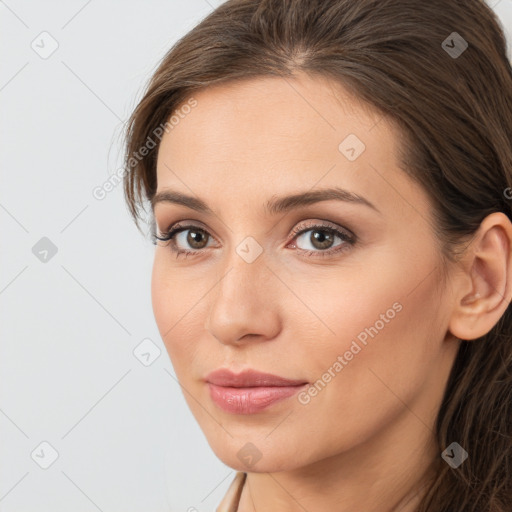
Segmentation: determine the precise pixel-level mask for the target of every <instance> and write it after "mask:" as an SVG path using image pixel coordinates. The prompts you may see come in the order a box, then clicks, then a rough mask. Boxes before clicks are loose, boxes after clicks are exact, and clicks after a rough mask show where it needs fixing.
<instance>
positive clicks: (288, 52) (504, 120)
mask: <svg viewBox="0 0 512 512" xmlns="http://www.w3.org/2000/svg"><path fill="white" fill-rule="evenodd" d="M454 32H456V33H457V34H453V33H454ZM464 41H465V42H466V43H467V48H466V49H465V51H462V53H460V50H463V49H464V48H465V46H464ZM456 50H459V53H460V54H455V53H453V52H454V51H456ZM295 72H306V73H309V74H311V75H312V74H318V75H323V76H326V77H329V78H334V79H335V80H337V81H338V82H339V83H340V84H341V85H343V86H344V87H345V88H346V89H348V90H349V91H350V92H352V94H354V95H355V97H357V98H359V99H361V100H363V102H365V103H364V104H368V105H370V106H371V107H372V108H373V109H375V110H376V111H378V112H380V113H382V114H383V115H385V116H386V117H387V118H388V119H389V120H390V121H393V122H395V123H397V124H398V126H399V127H400V128H401V133H402V135H403V139H402V142H403V147H404V148H405V151H404V153H403V154H402V155H400V156H401V158H402V165H401V167H402V168H403V169H404V171H405V172H407V173H408V174H409V175H410V177H411V178H413V179H414V180H416V182H417V183H419V184H420V185H421V186H422V187H423V189H424V190H425V191H426V193H428V195H429V197H430V199H431V201H432V205H433V207H434V216H435V222H436V230H437V232H438V236H439V241H440V246H441V247H442V252H443V255H445V256H446V257H447V258H449V259H450V260H454V261H455V260H456V254H457V253H456V248H457V247H460V243H461V241H462V240H467V239H468V237H471V235H473V234H474V233H475V231H476V230H477V228H478V227H479V225H480V223H481V221H482V220H483V219H484V218H485V217H486V216H487V215H488V214H490V213H492V212H498V211H500V212H504V213H505V214H506V215H507V216H508V217H509V218H512V211H511V202H510V201H509V200H508V199H507V194H506V193H505V191H506V190H511V189H509V187H512V144H511V135H512V69H511V66H510V62H509V60H508V57H507V47H506V40H505V36H504V33H503V28H502V26H501V24H500V22H499V20H498V18H497V16H496V15H495V13H494V12H493V11H492V9H491V8H490V7H489V6H488V5H487V4H485V2H484V0H428V1H426V0H228V1H227V2H225V3H223V4H221V5H220V6H219V7H218V8H217V9H216V10H215V11H213V12H212V13H211V14H210V15H209V16H207V17H206V18H205V19H204V20H202V21H201V22H200V23H199V24H198V25H197V26H196V27H195V28H193V29H192V30H191V31H190V32H189V33H187V34H186V35H185V36H184V37H183V38H181V39H180V40H179V41H178V42H177V43H176V44H175V45H174V46H173V47H172V48H171V49H170V51H169V52H168V53H167V55H166V56H165V57H164V59H163V61H162V62H161V64H160V66H159V67H158V69H157V71H156V72H155V73H154V75H153V77H152V78H151V80H150V82H149V85H148V87H147V89H146V91H145V94H144V97H143V98H142V100H141V101H140V103H139V104H138V106H137V108H136V109H135V111H134V112H133V114H132V116H131V118H130V120H129V123H128V125H127V131H126V165H127V166H128V167H129V172H128V173H126V174H125V182H124V187H125V196H126V200H127V204H128V207H129V210H130V213H131V214H132V216H133V218H134V220H135V222H136V224H137V226H139V223H138V220H139V219H140V213H141V209H142V210H143V209H144V201H145V200H149V201H150V200H151V198H152V197H153V196H154V194H155V191H156V187H157V178H156V158H157V152H158V143H156V144H155V143H154V138H155V135H157V134H160V133H161V128H160V130H159V131H156V129H157V127H162V126H164V125H165V123H166V121H167V120H168V119H169V118H170V116H171V114H172V113H174V112H175V110H176V109H177V108H178V106H180V105H182V104H183V103H184V102H185V101H186V100H187V98H190V97H191V96H192V95H193V93H194V91H198V90H200V89H202V88H204V87H208V86H209V85H212V84H217V83H221V82H227V81H234V80H240V79H246V78H251V77H258V76H276V77H287V76H290V77H291V76H293V74H294V73H295ZM156 138H157V139H159V136H158V135H157V137H156ZM150 139H151V140H152V141H153V146H155V147H152V148H151V149H149V151H148V152H147V155H146V156H145V157H144V158H135V159H134V158H133V155H138V154H139V150H140V148H142V147H144V146H146V147H148V140H150ZM436 435H437V442H438V443H439V447H440V453H441V451H442V450H444V449H445V448H446V447H448V446H449V445H450V444H451V443H452V442H453V441H456V442H457V443H459V444H460V445H461V446H462V447H463V448H464V449H465V450H466V451H467V452H468V453H469V458H468V459H467V460H466V461H464V462H463V463H462V465H460V466H459V467H458V468H457V469H453V468H451V467H450V466H449V465H448V464H446V463H445V462H444V461H443V460H442V458H441V457H439V459H438V460H436V461H434V467H435V475H436V476H435V478H434V480H433V481H432V483H431V485H430V487H429V489H428V492H427V493H426V495H425V496H424V498H423V500H422V503H421V506H420V507H419V509H418V512H443V511H446V512H448V511H449V512H510V510H511V506H512V311H511V307H510V306H509V307H508V308H507V310H506V312H505V313H504V314H503V316H502V317H501V318H500V320H499V321H498V322H497V324H496V325H495V326H494V327H493V329H492V330H491V331H490V332H489V333H488V334H486V335H485V336H483V337H482V338H480V339H478V340H473V341H469V342H468V341H462V342H461V345H460V349H459V353H458V355H457V358H456V361H455V363H454V366H453V369H452V372H451V375H450V379H449V382H448V385H447V388H446V391H445V396H444V398H443V401H442V404H441V407H440V410H439V414H438V417H437V423H436Z"/></svg>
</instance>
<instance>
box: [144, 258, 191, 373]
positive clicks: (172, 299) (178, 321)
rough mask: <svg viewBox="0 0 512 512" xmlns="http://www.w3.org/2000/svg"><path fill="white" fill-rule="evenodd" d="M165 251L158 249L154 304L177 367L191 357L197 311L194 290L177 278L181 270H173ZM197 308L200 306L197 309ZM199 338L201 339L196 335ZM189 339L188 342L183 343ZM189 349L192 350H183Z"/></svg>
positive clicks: (172, 358)
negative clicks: (192, 324) (191, 328)
mask: <svg viewBox="0 0 512 512" xmlns="http://www.w3.org/2000/svg"><path fill="white" fill-rule="evenodd" d="M164 250H165V249H163V248H162V249H157V252H156V253H155V260H154V264H153V271H152V276H151V302H152V307H153V314H154V317H155V321H156V324H157V326H158V330H159V332H160V336H161V338H162V340H163V342H164V344H165V347H166V349H167V352H168V353H169V356H170V357H171V362H172V363H173V365H175V364H178V366H179V363H180V361H181V360H182V358H183V357H187V354H188V355H190V354H191V353H192V351H191V350H190V349H191V348H192V347H193V343H194V337H193V334H192V333H190V326H191V321H192V319H193V318H194V317H195V316H196V313H197V311H196V309H195V307H194V303H197V300H195V301H194V300H193V297H192V294H191V293H190V289H189V288H188V287H187V286H186V283H184V282H183V280H181V279H176V275H177V272H179V270H178V271H169V267H168V264H167V263H166V261H165V260H166V258H165V256H166V255H165V254H162V252H163V251H164ZM196 307H197V306H196ZM187 332H188V334H187ZM196 337H197V336H196ZM184 339H186V343H183V340H184ZM180 348H183V349H184V348H187V349H188V350H180Z"/></svg>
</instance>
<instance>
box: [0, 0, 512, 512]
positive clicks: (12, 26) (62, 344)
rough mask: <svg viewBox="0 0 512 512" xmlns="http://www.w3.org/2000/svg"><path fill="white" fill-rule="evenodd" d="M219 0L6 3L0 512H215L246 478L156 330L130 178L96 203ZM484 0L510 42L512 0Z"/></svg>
mask: <svg viewBox="0 0 512 512" xmlns="http://www.w3.org/2000/svg"><path fill="white" fill-rule="evenodd" d="M426 1H427V0H426ZM220 3H221V1H220V0H217V1H215V0H186V1H185V0H179V1H178V0H166V1H162V0H152V1H150V2H142V1H134V0H131V1H128V0H109V1H100V0H89V1H86V0H71V1H70V0H68V1H64V0H61V1H55V0H54V1H44V2H42V1H36V0H32V1H28V0H24V1H23V0H6V1H5V2H4V1H0V45H1V48H2V65H1V66H0V104H1V114H0V126H1V137H0V155H1V169H2V186H1V187H0V224H1V228H2V231H1V233H2V235H1V248H2V250H1V264H0V326H1V338H0V511H1V512H32V511H34V512H35V511H37V512H50V511H51V512H64V511H66V512H68V511H70V510H73V511H74V512H94V511H97V510H99V511H103V512H116V511H123V512H135V511H143V510H144V511H152V512H163V511H167V512H168V511H173V512H174V511H176V512H178V511H188V512H193V511H194V510H197V511H211V510H214V509H215V507H216V506H217V505H218V503H219V501H220V500H221V498H222V496H223V495H224V493H225V492H226V490H227V487H228V485H229V483H230V482H231V480H232V478H233V476H234V473H235V472H234V470H232V469H231V468H229V467H227V466H226V465H224V464H223V463H222V462H220V461H219V460H218V459H217V458H216V457H215V455H214V454H213V452H212V451H211V449H210V447H209V446H208V443H207V442H206V439H205V438H204V436H203V434H202V431H201V430H200V429H199V427H198V425H197V424H196V422H195V420H194V418H193V417H192V415H191V413H190V412H189V410H188V407H187V405H186V402H185V400H184V397H183V394H182V391H181V389H180V387H179V385H178V384H177V382H176V380H175V377H174V372H173V369H172V366H171V364H170V361H169V358H168V355H167V352H166V351H165V347H164V345H163V343H162V341H161V339H160V336H159V333H158V330H157V327H156V324H155V322H154V318H153V313H152V309H151V297H150V274H151V265H152V257H153V250H154V246H153V245H152V244H151V242H150V240H149V238H144V237H143V236H142V235H141V234H140V233H139V232H138V231H137V230H136V228H135V225H134V224H133V222H132V220H131V219H130V217H129V215H128V211H127V209H126V206H125V204H124V199H123V194H122V185H120V184H119V185H117V186H114V187H112V190H110V191H109V192H108V193H106V194H104V197H102V198H98V196H99V194H96V196H95V194H94V190H97V188H98V187H102V186H103V185H104V183H105V182H106V181H107V180H108V179H109V177H110V176H111V175H112V174H113V173H115V172H116V171H117V170H118V169H119V168H120V166H121V163H122V160H121V158H122V146H121V145H120V134H121V128H122V125H123V122H124V121H125V120H126V119H127V117H128V116H129V114H130V113H131V111H132V110H133V108H134V107H135V105H136V103H137V101H138V100H139V99H140V97H141V93H142V88H143V86H144V85H145V83H146V81H147V80H148V78H149V77H150V75H151V73H152V71H154V69H155V68H156V66H157V64H158V63H159V61H160V59H161V58H162V57H163V56H164V54H165V53H166V51H167V50H168V49H169V48H170V46H171V45H172V44H173V43H174V42H175V41H176V40H177V39H178V38H179V37H181V36H182V35H184V34H185V33H186V32H188V31H189V30H190V29H191V28H192V27H193V26H194V25H195V24H197V22H198V21H200V20H201V19H202V18H204V17H205V16H206V15H207V14H209V13H210V12H211V11H212V9H213V8H215V7H216V6H217V5H219V4H220ZM489 4H490V5H491V6H492V7H493V8H494V9H495V10H496V12H497V13H498V15H499V16H500V18H501V20H502V23H503V25H504V27H505V30H506V33H507V36H508V38H509V44H510V41H511V37H512V0H489ZM456 26H457V23H456V20H454V30H455V31H456ZM509 52H510V48H509Z"/></svg>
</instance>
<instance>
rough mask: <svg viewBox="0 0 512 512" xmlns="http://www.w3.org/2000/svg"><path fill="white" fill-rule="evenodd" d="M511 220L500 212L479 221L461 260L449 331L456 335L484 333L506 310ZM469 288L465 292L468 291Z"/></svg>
mask: <svg viewBox="0 0 512 512" xmlns="http://www.w3.org/2000/svg"><path fill="white" fill-rule="evenodd" d="M511 251H512V223H511V222H510V220H509V219H508V217H507V216H506V215H505V214H504V213H501V212H495V213H492V214H490V215H488V216H487V217H486V218H485V219H484V220H483V221H482V223H481V224H480V227H479V229H478V231H477V233H476V236H475V237H474V239H473V241H472V242H471V244H470V245H469V246H468V248H467V249H466V254H465V256H464V257H463V258H462V260H461V262H462V264H463V266H464V268H465V269H466V270H465V271H464V272H463V273H462V274H459V276H458V277H457V282H456V290H459V291H458V292H457V293H456V294H455V296H454V298H455V301H456V302H455V305H454V309H453V314H452V317H451V319H450V324H449V331H450V332H451V333H452V334H453V335H454V336H456V337H457V338H459V339H462V340H474V339H477V338H480V337H481V336H484V335H485V334H487V333H488V332H489V331H490V330H491V329H492V328H493V327H494V325H495V324H496V323H497V322H498V320H499V319H500V318H501V316H502V315H503V314H504V312H505V311H506V309H507V307H508V305H509V304H510V301H511V297H510V294H511V290H512V252H511ZM468 288H469V290H470V291H469V293H468Z"/></svg>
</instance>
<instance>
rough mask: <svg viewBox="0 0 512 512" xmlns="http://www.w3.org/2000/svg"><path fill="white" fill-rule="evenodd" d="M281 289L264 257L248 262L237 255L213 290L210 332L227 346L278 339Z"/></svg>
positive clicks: (208, 322)
mask: <svg viewBox="0 0 512 512" xmlns="http://www.w3.org/2000/svg"><path fill="white" fill-rule="evenodd" d="M278 286H279V280H278V279H277V278H276V277H275V275H274V274H273V273H272V271H271V270H270V269H269V268H268V267H267V266H266V264H265V261H264V258H263V257H261V256H260V257H259V258H258V259H257V260H256V261H254V262H252V263H247V262H246V261H244V260H243V259H242V258H241V257H239V256H238V254H236V253H235V254H234V257H232V258H230V260H229V263H228V265H227V270H226V272H224V274H223V277H222V278H221V279H220V281H219V283H218V284H217V286H216V287H215V289H214V290H212V294H213V295H212V299H211V300H212V304H211V307H210V310H209V314H208V316H207V319H206V323H205V328H206V330H207V331H208V332H209V333H210V334H211V335H212V336H214V337H215V338H216V339H217V340H218V341H219V342H220V343H222V344H225V345H229V344H231V345H240V344H243V343H246V342H248V341H252V342H254V341H257V340H259V341H265V340H266V341H268V340H271V339H273V338H275V337H276V336H277V335H278V333H279V331H280V328H281V323H280V318H281V316H280V304H279V302H278V297H279V292H278Z"/></svg>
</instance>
